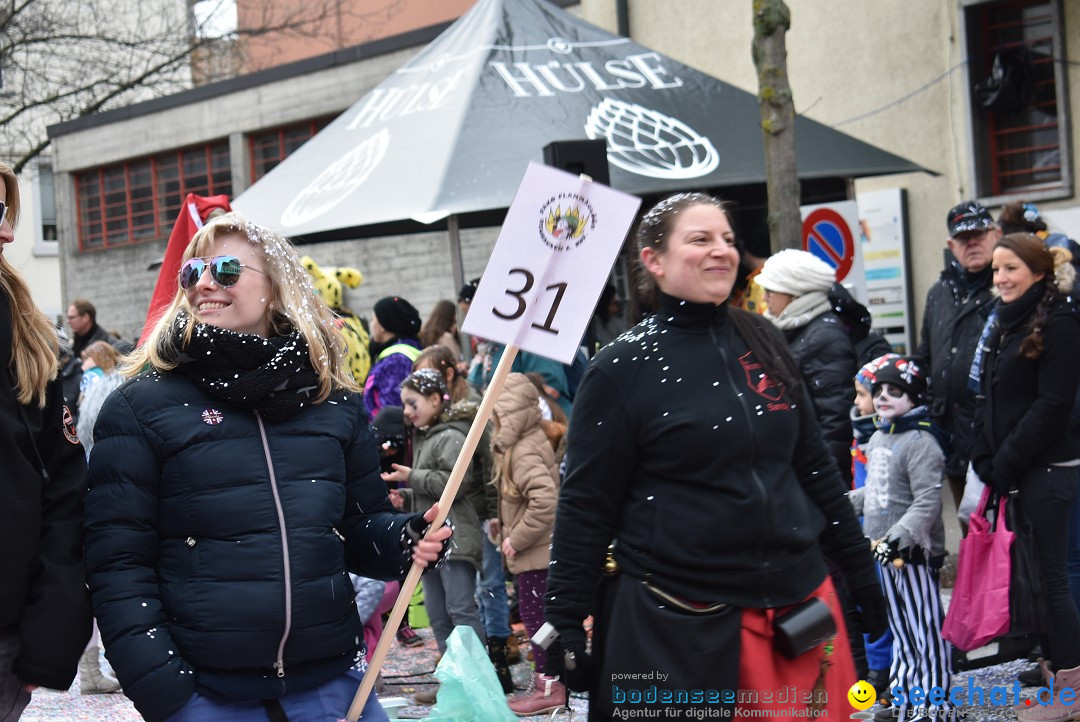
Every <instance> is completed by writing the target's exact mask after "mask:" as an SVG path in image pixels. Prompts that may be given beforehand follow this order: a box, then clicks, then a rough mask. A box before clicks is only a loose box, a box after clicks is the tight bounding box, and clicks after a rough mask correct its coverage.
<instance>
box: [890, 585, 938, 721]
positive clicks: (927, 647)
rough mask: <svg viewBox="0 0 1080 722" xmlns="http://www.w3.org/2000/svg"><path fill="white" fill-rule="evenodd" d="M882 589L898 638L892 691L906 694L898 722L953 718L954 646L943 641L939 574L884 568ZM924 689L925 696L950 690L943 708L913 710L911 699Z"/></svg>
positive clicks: (893, 647) (895, 644) (893, 658)
mask: <svg viewBox="0 0 1080 722" xmlns="http://www.w3.org/2000/svg"><path fill="white" fill-rule="evenodd" d="M881 571H882V575H881V586H882V589H883V591H884V592H885V599H886V601H888V604H889V628H890V629H891V630H892V634H893V645H892V666H891V667H890V669H889V689H893V688H896V687H900V688H901V689H902V690H903V691H904V704H902V705H900V706H899V709H898V710H897V711H896V715H897V718H898V719H918V718H920V717H925V716H932V717H934V718H936V719H942V718H944V717H947V716H948V713H949V712H950V711H951V710H952V705H951V704H949V701H948V692H949V684H950V683H951V681H952V645H950V644H949V643H948V642H946V641H945V640H944V639H942V638H941V622H942V619H943V618H944V616H945V615H944V613H943V611H942V608H941V595H940V594H939V593H938V572H937V570H936V569H931V568H930V567H929V566H927V565H926V564H905V565H904V566H903V567H901V568H900V569H896V568H895V567H893V566H892V565H889V566H886V567H884V568H883V569H882V570H881ZM914 687H919V688H920V689H922V690H923V693H924V694H926V693H928V692H929V691H930V689H931V688H933V687H940V688H941V689H943V690H945V694H946V697H945V700H944V701H943V702H942V703H941V704H939V705H931V704H929V703H926V704H924V705H919V706H917V707H916V706H914V705H912V704H911V702H910V699H909V697H910V693H911V690H912V689H913V688H914Z"/></svg>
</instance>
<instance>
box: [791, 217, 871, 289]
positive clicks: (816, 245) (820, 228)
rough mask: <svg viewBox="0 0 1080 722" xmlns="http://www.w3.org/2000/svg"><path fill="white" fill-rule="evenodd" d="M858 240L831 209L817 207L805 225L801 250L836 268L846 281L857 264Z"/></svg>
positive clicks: (844, 221) (848, 226)
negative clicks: (856, 249) (856, 248)
mask: <svg viewBox="0 0 1080 722" xmlns="http://www.w3.org/2000/svg"><path fill="white" fill-rule="evenodd" d="M856 242H857V239H856V237H855V235H854V233H853V231H852V228H851V226H850V225H849V224H848V222H847V220H845V219H844V217H843V216H842V215H840V214H839V213H837V212H836V211H835V210H833V209H832V208H816V209H814V210H812V211H810V213H808V214H807V215H806V218H805V219H803V224H802V247H803V249H804V250H806V251H809V252H810V253H813V254H814V255H815V256H817V257H818V258H820V259H821V260H823V261H825V262H826V263H828V264H829V265H830V266H832V267H833V268H835V269H836V279H837V280H838V281H840V280H843V279H844V278H845V277H846V276H847V275H848V273H849V272H850V271H851V267H852V265H853V264H854V263H855V252H856V251H855V244H856Z"/></svg>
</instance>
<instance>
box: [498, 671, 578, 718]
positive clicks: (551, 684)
mask: <svg viewBox="0 0 1080 722" xmlns="http://www.w3.org/2000/svg"><path fill="white" fill-rule="evenodd" d="M533 679H534V682H533V687H532V690H531V691H530V692H527V693H526V694H523V695H522V696H520V697H516V698H514V699H512V700H510V711H511V712H513V713H514V714H516V715H517V716H518V717H529V716H531V715H534V714H543V713H547V712H554V711H555V710H558V709H562V708H563V707H565V706H566V687H565V686H564V685H563V683H562V682H560V681H559V678H558V677H548V676H547V675H545V674H540V673H539V672H538V673H536V674H535V675H534V676H533Z"/></svg>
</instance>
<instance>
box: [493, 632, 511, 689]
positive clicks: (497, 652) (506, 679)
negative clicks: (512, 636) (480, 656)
mask: <svg viewBox="0 0 1080 722" xmlns="http://www.w3.org/2000/svg"><path fill="white" fill-rule="evenodd" d="M487 652H488V658H489V659H490V660H491V664H492V665H494V667H495V674H496V675H498V677H499V684H501V685H502V690H503V694H510V693H511V692H513V691H514V680H513V678H512V677H511V676H510V664H509V663H508V662H507V661H506V637H488V640H487Z"/></svg>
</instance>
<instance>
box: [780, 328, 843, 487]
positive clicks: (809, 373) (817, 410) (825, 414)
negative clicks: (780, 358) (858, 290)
mask: <svg viewBox="0 0 1080 722" xmlns="http://www.w3.org/2000/svg"><path fill="white" fill-rule="evenodd" d="M784 335H785V336H786V338H787V342H788V348H789V349H791V355H792V356H794V357H795V361H796V362H797V363H798V364H799V370H800V371H802V376H803V380H804V381H805V382H806V388H807V390H808V391H809V393H810V400H811V401H812V402H813V403H814V414H815V415H816V416H817V420H818V424H819V426H820V428H821V437H822V439H824V441H825V444H826V446H828V447H829V454H830V455H831V456H832V458H833V459H835V460H836V466H837V471H839V472H840V478H841V479H850V478H851V405H852V399H854V398H855V391H854V390H853V389H854V387H853V384H854V381H855V372H856V371H857V370H858V369H856V368H855V347H854V346H852V344H851V337H850V336H849V335H848V331H847V328H846V327H845V326H844V324H843V323H841V321H840V319H839V318H837V316H836V314H835V313H833V312H832V311H827V312H825V313H823V314H821V315H820V316H816V317H815V318H813V319H811V321H810V322H809V323H807V324H806V325H805V326H801V327H799V328H797V329H792V330H789V331H786V332H785V333H784Z"/></svg>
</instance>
